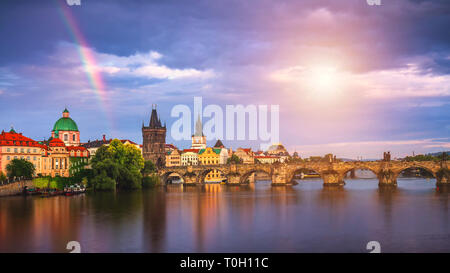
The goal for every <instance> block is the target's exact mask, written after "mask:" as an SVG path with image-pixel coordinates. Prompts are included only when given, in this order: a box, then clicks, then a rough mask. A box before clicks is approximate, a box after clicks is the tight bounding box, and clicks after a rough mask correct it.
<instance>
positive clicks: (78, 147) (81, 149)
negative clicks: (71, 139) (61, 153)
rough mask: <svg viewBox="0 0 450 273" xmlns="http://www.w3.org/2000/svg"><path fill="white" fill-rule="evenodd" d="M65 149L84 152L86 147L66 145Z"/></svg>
mask: <svg viewBox="0 0 450 273" xmlns="http://www.w3.org/2000/svg"><path fill="white" fill-rule="evenodd" d="M67 150H68V151H82V152H84V151H86V150H87V149H86V148H84V147H83V146H68V147H67Z"/></svg>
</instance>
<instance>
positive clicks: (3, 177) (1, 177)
mask: <svg viewBox="0 0 450 273" xmlns="http://www.w3.org/2000/svg"><path fill="white" fill-rule="evenodd" d="M5 181H6V175H5V174H4V173H3V172H2V171H0V182H5Z"/></svg>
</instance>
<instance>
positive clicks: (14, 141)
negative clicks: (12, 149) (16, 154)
mask: <svg viewBox="0 0 450 273" xmlns="http://www.w3.org/2000/svg"><path fill="white" fill-rule="evenodd" d="M0 146H26V147H39V148H42V146H43V145H41V144H39V143H38V142H37V141H35V140H33V139H31V138H28V137H25V136H23V135H22V133H15V132H9V133H7V132H4V131H3V132H2V133H1V134H0Z"/></svg>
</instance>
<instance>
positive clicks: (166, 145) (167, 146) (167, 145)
mask: <svg viewBox="0 0 450 273" xmlns="http://www.w3.org/2000/svg"><path fill="white" fill-rule="evenodd" d="M165 147H166V148H170V149H177V147H176V146H175V145H173V144H165Z"/></svg>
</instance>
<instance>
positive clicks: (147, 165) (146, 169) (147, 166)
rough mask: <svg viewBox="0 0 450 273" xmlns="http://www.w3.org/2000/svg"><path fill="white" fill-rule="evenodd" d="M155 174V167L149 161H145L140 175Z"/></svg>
mask: <svg viewBox="0 0 450 273" xmlns="http://www.w3.org/2000/svg"><path fill="white" fill-rule="evenodd" d="M154 172H156V166H155V164H154V163H153V162H152V161H151V160H147V161H145V162H144V168H143V169H142V174H143V175H146V174H151V173H154Z"/></svg>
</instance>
